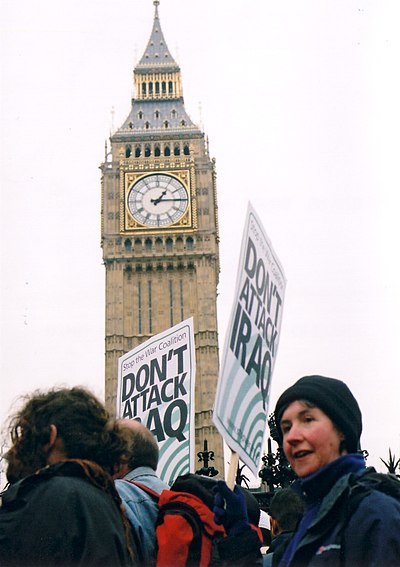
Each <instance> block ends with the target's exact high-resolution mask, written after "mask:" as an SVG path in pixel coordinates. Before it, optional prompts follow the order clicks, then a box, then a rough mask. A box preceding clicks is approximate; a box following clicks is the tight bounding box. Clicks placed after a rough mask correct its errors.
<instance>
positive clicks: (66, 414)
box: [6, 387, 126, 476]
mask: <svg viewBox="0 0 400 567" xmlns="http://www.w3.org/2000/svg"><path fill="white" fill-rule="evenodd" d="M53 424H54V425H55V426H56V427H57V434H58V436H59V437H60V438H61V439H62V441H63V444H64V450H65V453H66V456H67V458H69V459H87V460H91V461H94V462H95V463H98V464H99V465H101V466H102V467H103V468H104V469H105V470H107V471H108V472H109V473H110V474H111V473H112V472H113V469H114V466H115V465H116V464H117V463H119V462H120V460H121V456H122V455H123V454H124V452H125V450H126V447H125V441H124V439H123V437H122V436H121V435H120V433H119V429H118V427H117V425H116V423H115V420H112V419H110V417H109V414H108V412H107V411H106V409H105V408H104V406H103V404H102V403H101V402H100V401H99V400H98V399H97V398H96V397H95V396H94V395H93V394H92V393H91V392H89V391H88V390H86V389H84V388H81V387H74V388H71V389H67V388H62V389H52V390H50V391H48V392H46V393H43V392H40V391H35V392H34V393H33V394H32V395H31V396H30V397H29V398H28V400H27V402H26V403H25V405H24V406H23V408H22V409H21V410H20V411H19V412H18V413H17V414H16V415H15V416H14V417H13V418H12V420H11V423H10V434H11V439H12V442H13V447H12V448H11V449H10V451H9V453H10V456H9V457H10V458H9V459H8V460H9V461H11V459H12V457H13V458H16V459H17V461H18V462H19V471H20V474H19V476H21V475H22V474H26V473H33V472H35V471H36V470H37V469H39V468H41V467H42V466H44V465H45V464H46V456H45V451H44V446H45V445H46V444H47V443H48V442H49V440H50V425H53ZM6 458H7V455H6ZM10 464H11V463H10Z"/></svg>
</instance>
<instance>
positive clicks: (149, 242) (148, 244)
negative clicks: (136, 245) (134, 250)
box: [144, 238, 153, 251]
mask: <svg viewBox="0 0 400 567" xmlns="http://www.w3.org/2000/svg"><path fill="white" fill-rule="evenodd" d="M144 246H145V248H146V250H148V251H149V250H151V249H152V248H153V242H152V240H151V238H146V241H145V243H144Z"/></svg>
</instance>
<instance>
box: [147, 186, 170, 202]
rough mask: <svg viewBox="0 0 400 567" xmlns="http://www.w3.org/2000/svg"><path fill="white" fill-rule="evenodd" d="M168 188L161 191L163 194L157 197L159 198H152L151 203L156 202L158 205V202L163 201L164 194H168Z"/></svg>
mask: <svg viewBox="0 0 400 567" xmlns="http://www.w3.org/2000/svg"><path fill="white" fill-rule="evenodd" d="M166 192H167V190H166V189H164V191H163V192H162V193H161V195H160V196H159V197H157V199H150V202H151V203H154V204H155V205H158V203H159V202H160V201H162V198H163V197H164V195H165V194H166Z"/></svg>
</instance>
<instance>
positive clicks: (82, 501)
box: [0, 461, 132, 567]
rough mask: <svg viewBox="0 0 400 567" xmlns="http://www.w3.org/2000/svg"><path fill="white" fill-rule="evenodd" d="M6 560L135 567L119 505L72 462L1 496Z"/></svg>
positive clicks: (0, 554) (0, 538)
mask: <svg viewBox="0 0 400 567" xmlns="http://www.w3.org/2000/svg"><path fill="white" fill-rule="evenodd" d="M0 558H1V559H0V563H1V565H2V566H7V567H9V566H21V567H27V566H29V567H34V566H37V567H45V566H54V565H57V566H60V567H61V566H64V567H71V566H78V565H79V566H82V567H89V566H93V567H94V566H96V567H101V566H103V567H112V566H126V565H131V564H132V562H131V559H130V558H129V555H128V551H127V546H126V540H125V532H124V526H123V520H122V516H121V513H120V510H119V508H118V504H117V503H116V501H115V500H114V499H113V497H112V495H111V494H109V493H108V492H105V491H104V490H103V489H101V488H100V487H98V486H95V484H93V483H92V482H91V481H90V480H89V478H88V477H87V476H86V474H85V473H84V470H83V469H82V467H81V466H80V465H78V463H76V462H72V461H67V462H64V463H60V464H57V465H53V466H51V467H46V468H45V469H42V471H40V474H34V475H32V476H29V477H26V478H25V479H23V480H21V481H20V482H17V483H16V484H13V485H11V486H10V487H9V488H8V489H7V490H6V491H5V492H3V493H2V494H1V507H0Z"/></svg>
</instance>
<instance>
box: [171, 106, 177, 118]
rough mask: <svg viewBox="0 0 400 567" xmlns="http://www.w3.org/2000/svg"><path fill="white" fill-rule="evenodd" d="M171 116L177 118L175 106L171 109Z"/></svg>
mask: <svg viewBox="0 0 400 567" xmlns="http://www.w3.org/2000/svg"><path fill="white" fill-rule="evenodd" d="M171 116H172V118H176V110H175V108H174V109H173V110H171Z"/></svg>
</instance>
